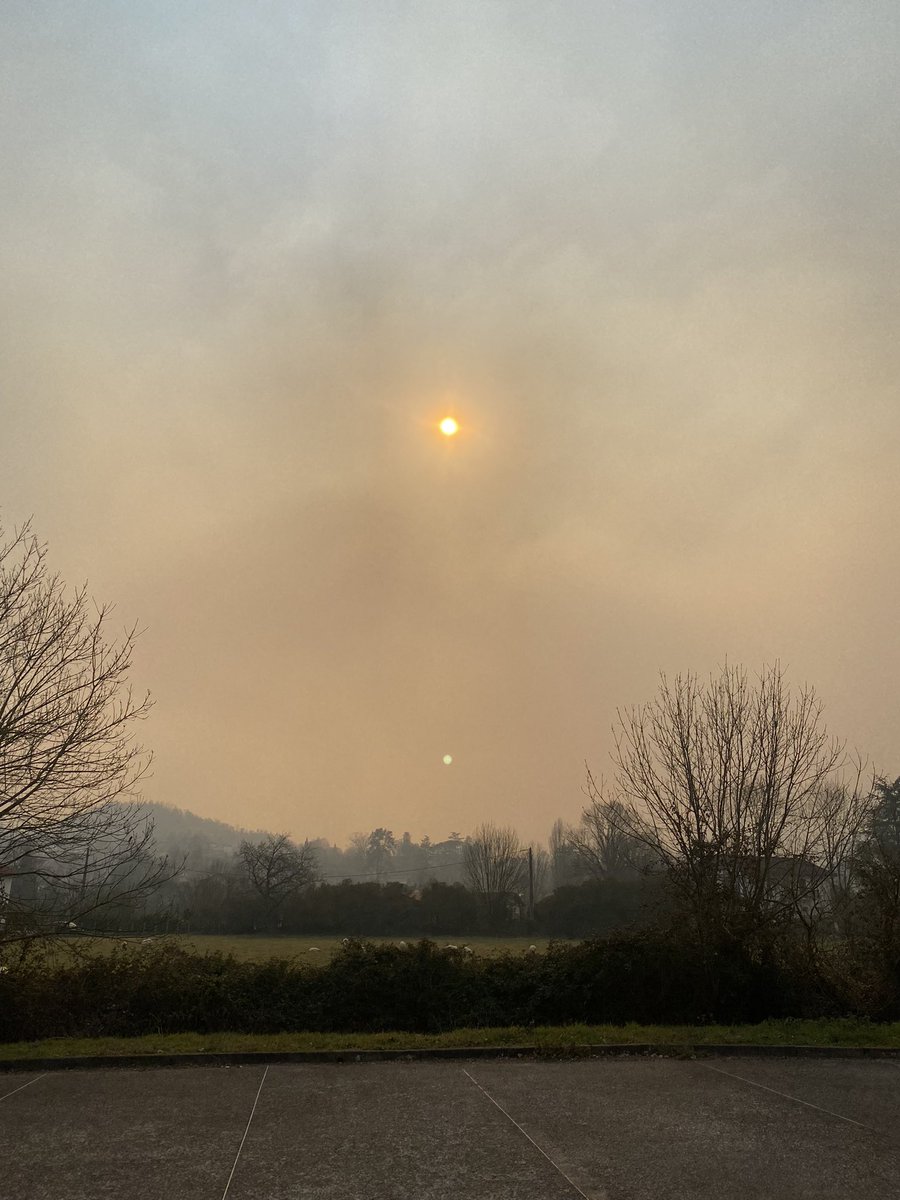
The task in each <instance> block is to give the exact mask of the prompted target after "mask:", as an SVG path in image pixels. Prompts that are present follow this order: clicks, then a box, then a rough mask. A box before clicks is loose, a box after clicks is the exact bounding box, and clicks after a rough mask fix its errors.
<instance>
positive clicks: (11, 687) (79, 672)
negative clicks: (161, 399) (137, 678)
mask: <svg viewBox="0 0 900 1200" xmlns="http://www.w3.org/2000/svg"><path fill="white" fill-rule="evenodd" d="M2 538H3V534H2V530H0V874H2V876H3V878H4V880H5V884H4V887H3V891H2V898H3V905H2V912H0V938H2V939H5V940H10V939H14V938H16V939H21V938H29V937H33V936H35V935H36V934H46V933H48V932H52V931H54V930H57V929H59V928H60V927H63V926H68V925H69V923H76V922H79V921H81V920H83V919H84V918H85V917H87V916H88V915H89V914H92V913H96V912H97V910H99V909H103V908H105V907H109V906H110V905H112V904H113V903H115V904H119V905H121V904H122V903H125V902H128V901H136V900H138V899H139V898H141V897H142V896H145V895H146V894H147V893H148V892H150V891H152V890H153V889H154V888H155V887H156V886H158V885H159V884H160V883H161V882H162V881H163V880H165V879H167V878H169V877H171V874H172V872H171V869H170V868H169V867H168V864H167V863H166V862H165V860H158V859H156V858H155V857H154V853H153V825H152V822H151V821H150V820H148V819H147V818H146V817H145V816H144V814H143V813H142V811H141V810H140V808H139V807H138V806H136V805H135V804H132V803H128V802H127V801H130V800H132V799H134V798H135V796H136V788H137V784H138V782H139V780H140V779H141V777H142V776H143V774H144V773H145V772H146V770H147V767H148V765H149V755H147V754H146V753H145V752H144V751H143V749H142V747H141V746H140V745H139V744H138V743H137V742H136V741H135V733H134V731H135V725H136V724H137V722H138V721H140V720H141V719H142V718H143V717H144V716H145V715H146V714H147V711H148V709H149V706H150V701H149V697H148V696H145V697H143V698H138V699H136V698H135V697H134V696H133V695H132V692H131V689H130V688H129V686H128V682H127V677H128V671H129V668H130V666H131V658H132V652H133V648H134V642H135V638H136V634H137V630H136V629H135V628H131V629H128V630H125V632H124V633H123V635H122V636H121V638H120V639H119V640H118V641H116V640H114V639H112V640H111V639H110V638H109V637H108V634H107V628H108V625H109V617H110V610H109V609H108V608H103V607H101V608H94V607H93V606H92V604H91V602H90V601H89V598H88V595H87V591H86V589H85V588H83V587H82V588H81V589H79V590H77V591H75V592H69V591H67V589H66V588H65V587H64V585H63V583H62V581H61V580H60V578H59V576H58V575H51V574H50V573H49V571H48V567H47V561H46V547H45V546H44V545H43V544H42V543H40V542H39V541H38V540H37V538H36V537H35V536H34V535H33V534H32V532H31V529H30V526H28V525H26V526H25V527H23V528H22V529H21V530H19V531H18V532H17V533H15V534H14V535H13V536H12V537H11V539H9V540H8V541H5V542H4V541H3V540H2Z"/></svg>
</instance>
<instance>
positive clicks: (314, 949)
mask: <svg viewBox="0 0 900 1200" xmlns="http://www.w3.org/2000/svg"><path fill="white" fill-rule="evenodd" d="M306 953H307V954H321V953H322V951H321V950H320V949H319V947H318V946H310V948H309V949H308V950H307V952H306Z"/></svg>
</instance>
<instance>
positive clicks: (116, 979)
mask: <svg viewBox="0 0 900 1200" xmlns="http://www.w3.org/2000/svg"><path fill="white" fill-rule="evenodd" d="M840 1011H841V1004H840V1001H839V999H838V998H837V997H836V996H835V995H833V994H832V993H831V992H830V991H829V989H828V988H827V987H826V986H825V985H824V984H823V983H822V981H821V980H815V981H814V982H811V981H810V980H809V979H808V978H804V977H802V976H800V975H799V973H797V972H791V971H790V970H788V969H787V968H785V967H784V966H779V965H777V964H774V963H771V962H770V963H765V962H757V961H753V960H751V959H750V958H748V957H747V956H746V955H744V954H742V953H741V952H739V951H733V952H729V953H725V952H720V953H719V954H717V955H713V956H710V955H703V954H701V953H700V952H699V951H698V950H696V949H692V948H691V947H689V946H684V945H678V944H676V943H674V942H673V941H672V940H670V939H666V938H663V937H661V936H660V935H644V936H631V937H621V938H609V939H605V940H595V941H588V942H583V943H580V944H578V945H563V944H559V945H551V947H550V949H549V950H548V951H547V952H546V953H545V954H525V955H516V956H513V955H500V956H497V957H494V958H479V957H475V956H469V955H466V954H465V953H464V952H463V951H461V950H460V951H457V950H447V949H440V948H438V947H437V946H436V945H434V943H432V942H428V941H422V942H419V943H418V944H416V945H413V946H410V947H408V948H406V949H403V948H400V947H397V946H393V945H380V944H374V943H367V942H353V943H351V944H350V945H349V946H348V947H346V948H345V949H344V950H343V951H342V952H341V953H339V954H337V955H336V956H335V957H334V958H333V959H332V961H331V962H330V963H329V964H328V965H326V966H321V967H314V966H310V965H308V964H307V963H305V962H299V961H291V960H284V959H272V960H270V961H268V962H264V963H253V962H238V961H236V960H235V959H234V958H231V957H230V956H224V955H221V954H209V955H198V954H195V953H190V952H188V951H186V950H183V949H181V948H179V947H177V946H175V945H166V944H162V945H157V946H150V947H146V948H142V949H141V950H125V949H123V950H117V951H116V952H115V953H113V954H110V955H103V956H99V955H98V956H94V957H90V958H87V959H85V960H81V961H78V962H76V963H72V964H68V965H65V966H61V965H59V964H55V963H53V962H44V963H30V964H29V963H28V962H27V961H26V962H25V963H24V964H22V965H19V966H14V965H11V964H10V965H7V967H6V968H5V970H4V971H3V972H2V973H0V1041H19V1040H30V1039H35V1038H42V1037H62V1036H68V1037H90V1036H102V1035H110V1036H114V1035H124V1036H129V1035H138V1034H144V1033H179V1032H187V1031H197V1032H216V1031H233V1032H246V1033H273V1032H288V1031H301V1030H311V1031H313V1030H314V1031H323V1032H369V1031H381V1030H406V1031H410V1032H424V1033H428V1032H440V1031H443V1030H449V1029H454V1028H463V1027H471V1026H495V1025H526V1026H527V1025H530V1024H535V1025H539V1024H540V1025H544V1024H564V1023H567V1022H576V1021H577V1022H587V1023H604V1022H611V1023H626V1022H629V1021H639V1022H646V1023H651V1024H663V1023H677V1024H684V1023H695V1022H702V1021H710V1020H715V1021H717V1022H756V1021H760V1020H763V1019H765V1018H767V1017H789V1016H824V1015H833V1014H835V1013H837V1012H840Z"/></svg>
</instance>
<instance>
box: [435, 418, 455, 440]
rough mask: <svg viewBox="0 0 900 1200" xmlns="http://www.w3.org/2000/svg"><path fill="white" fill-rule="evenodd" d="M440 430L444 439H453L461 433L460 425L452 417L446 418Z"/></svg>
mask: <svg viewBox="0 0 900 1200" xmlns="http://www.w3.org/2000/svg"><path fill="white" fill-rule="evenodd" d="M438 428H439V429H440V431H441V433H442V434H443V435H444V437H453V435H454V434H455V433H458V432H459V425H458V424H457V423H456V421H454V420H453V418H452V417H444V419H443V421H441V423H440V425H439V426H438Z"/></svg>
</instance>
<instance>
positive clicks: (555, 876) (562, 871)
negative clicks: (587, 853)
mask: <svg viewBox="0 0 900 1200" xmlns="http://www.w3.org/2000/svg"><path fill="white" fill-rule="evenodd" d="M574 832H575V831H574V829H573V828H572V826H571V825H569V824H567V822H565V821H564V820H563V819H562V817H557V818H556V820H555V821H554V822H553V826H552V828H551V829H550V837H549V840H548V846H549V854H550V886H551V888H552V889H553V890H554V891H555V890H556V889H557V888H560V887H564V886H565V885H566V884H572V883H579V882H581V880H582V879H583V877H584V867H583V865H582V863H581V862H580V861H579V858H578V855H577V854H576V852H575V847H574V846H573V844H572V839H573V834H574Z"/></svg>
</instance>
